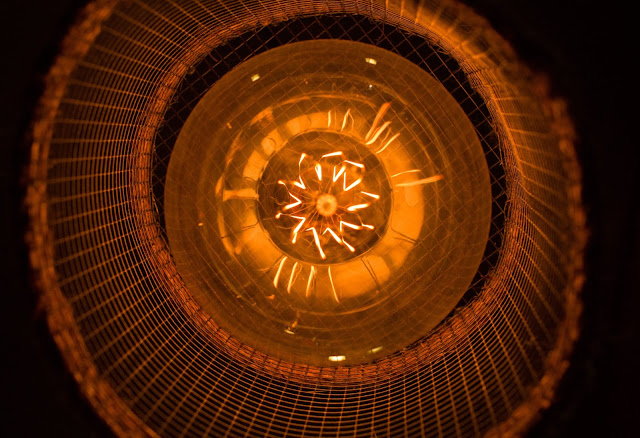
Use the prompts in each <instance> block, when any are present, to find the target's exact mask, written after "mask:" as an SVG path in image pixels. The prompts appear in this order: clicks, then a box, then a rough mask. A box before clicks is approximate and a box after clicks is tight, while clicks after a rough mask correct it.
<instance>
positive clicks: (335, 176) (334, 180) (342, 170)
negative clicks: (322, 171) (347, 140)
mask: <svg viewBox="0 0 640 438" xmlns="http://www.w3.org/2000/svg"><path fill="white" fill-rule="evenodd" d="M336 167H337V166H335V167H334V168H333V182H336V181H338V178H340V175H342V174H343V173H344V171H345V170H347V168H346V167H344V166H342V167H341V168H340V171H338V174H337V175H336Z"/></svg>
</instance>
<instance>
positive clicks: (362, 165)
mask: <svg viewBox="0 0 640 438" xmlns="http://www.w3.org/2000/svg"><path fill="white" fill-rule="evenodd" d="M344 162H345V163H349V164H352V165H354V166H356V167H359V168H360V169H364V164H360V163H354V162H353V161H349V160H344Z"/></svg>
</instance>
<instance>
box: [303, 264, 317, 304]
mask: <svg viewBox="0 0 640 438" xmlns="http://www.w3.org/2000/svg"><path fill="white" fill-rule="evenodd" d="M316 272H317V271H316V267H315V266H311V272H310V273H309V280H307V290H306V291H305V293H304V296H305V297H309V292H310V291H311V282H312V281H313V279H314V278H315V276H316Z"/></svg>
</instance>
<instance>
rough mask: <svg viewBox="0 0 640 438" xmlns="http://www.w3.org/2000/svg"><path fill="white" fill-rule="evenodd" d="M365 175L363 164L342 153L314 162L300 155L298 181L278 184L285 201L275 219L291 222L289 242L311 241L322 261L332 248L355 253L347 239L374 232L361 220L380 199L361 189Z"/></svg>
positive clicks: (322, 157)
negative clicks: (285, 197) (281, 188)
mask: <svg viewBox="0 0 640 438" xmlns="http://www.w3.org/2000/svg"><path fill="white" fill-rule="evenodd" d="M364 173H365V166H364V164H362V163H359V162H357V161H353V160H347V159H346V157H345V154H344V153H343V152H342V151H336V152H331V153H328V154H324V155H322V156H321V157H320V158H319V159H318V160H317V161H314V160H313V157H311V156H309V155H307V154H304V153H303V154H301V155H300V158H299V160H298V175H297V178H295V179H293V180H289V181H284V180H279V181H278V184H280V185H283V186H284V187H285V188H286V190H287V196H288V200H287V202H286V203H284V205H283V206H282V207H281V208H280V209H279V210H278V213H277V214H276V216H275V218H276V219H283V218H288V219H289V220H290V221H293V222H292V226H291V227H292V229H291V242H292V243H294V244H295V243H296V242H299V241H300V240H306V241H309V242H312V243H313V245H315V247H316V249H317V251H318V254H319V255H320V257H321V258H322V259H323V260H326V258H327V253H330V252H331V247H332V246H334V245H337V246H341V247H344V248H346V249H348V250H349V251H350V252H352V253H353V252H355V251H356V247H355V243H354V241H351V242H350V241H349V240H350V239H351V237H354V234H355V233H360V232H367V231H371V230H374V228H375V227H374V226H373V225H370V224H367V223H365V222H364V221H363V220H362V218H363V216H364V213H366V211H367V209H368V208H369V207H370V206H371V205H372V203H374V202H376V201H378V200H379V199H380V195H378V194H376V193H371V192H370V191H366V190H364V187H363V180H364ZM355 240H358V239H355Z"/></svg>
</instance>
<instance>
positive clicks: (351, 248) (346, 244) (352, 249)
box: [342, 239, 356, 252]
mask: <svg viewBox="0 0 640 438" xmlns="http://www.w3.org/2000/svg"><path fill="white" fill-rule="evenodd" d="M342 243H344V244H345V246H346V247H347V248H349V251H351V252H354V251H355V250H356V249H355V248H354V247H353V246H351V245H349V244H348V243H347V241H346V240H344V239H342Z"/></svg>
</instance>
